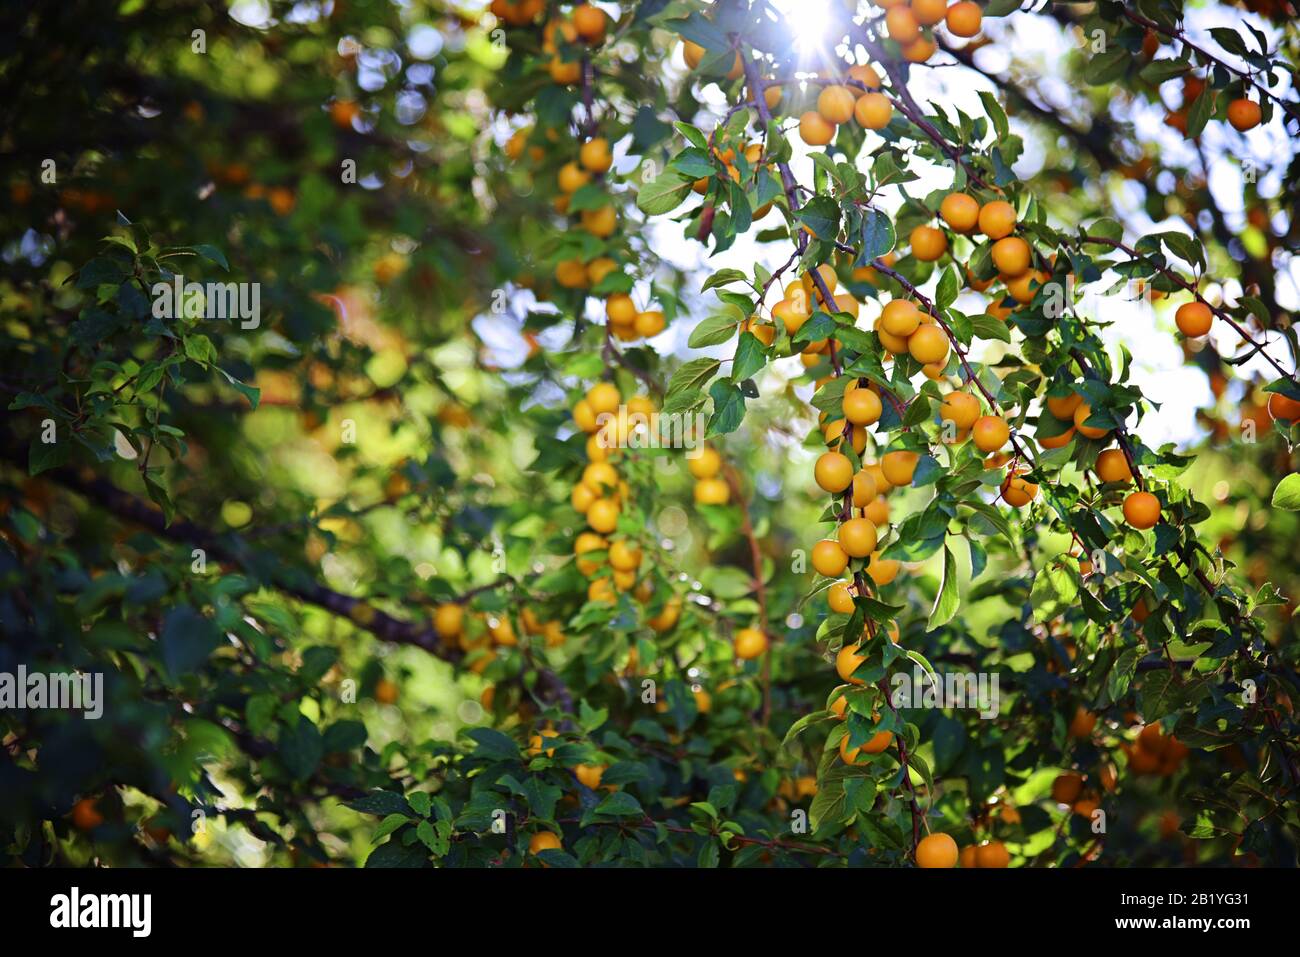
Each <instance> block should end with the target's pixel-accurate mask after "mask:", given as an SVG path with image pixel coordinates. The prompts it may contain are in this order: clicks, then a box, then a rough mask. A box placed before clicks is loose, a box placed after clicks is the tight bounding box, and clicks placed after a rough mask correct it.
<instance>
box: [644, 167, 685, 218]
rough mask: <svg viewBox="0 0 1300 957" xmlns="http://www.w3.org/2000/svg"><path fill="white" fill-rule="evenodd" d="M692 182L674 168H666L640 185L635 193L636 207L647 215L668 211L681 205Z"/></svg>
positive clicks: (656, 214)
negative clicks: (654, 177)
mask: <svg viewBox="0 0 1300 957" xmlns="http://www.w3.org/2000/svg"><path fill="white" fill-rule="evenodd" d="M694 182H695V181H694V180H692V179H688V178H687V177H685V176H683V175H682V174H681V173H679V172H677V171H676V170H674V169H666V170H664V171H663V172H662V173H661V174H660V175H659V176H658V177H657V178H656V179H654V180H651V181H650V182H649V183H646V184H645V185H643V186H642V187H641V189H640V191H639V192H638V193H637V195H636V205H637V208H638V209H640V210H641V212H643V213H645V214H646V215H647V216H658V215H661V214H663V213H670V212H672V211H673V210H674V209H676V208H677V207H678V206H680V205H681V203H682V200H684V199H685V198H686V194H687V193H688V192H690V189H691V185H692V184H693V183H694Z"/></svg>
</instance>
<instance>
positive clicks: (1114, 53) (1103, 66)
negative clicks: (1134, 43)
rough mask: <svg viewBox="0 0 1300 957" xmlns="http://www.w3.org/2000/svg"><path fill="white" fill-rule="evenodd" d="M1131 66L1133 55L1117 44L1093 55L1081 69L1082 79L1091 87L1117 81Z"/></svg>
mask: <svg viewBox="0 0 1300 957" xmlns="http://www.w3.org/2000/svg"><path fill="white" fill-rule="evenodd" d="M1132 66H1133V54H1132V53H1131V52H1129V51H1128V50H1126V49H1125V48H1124V47H1122V46H1120V45H1119V44H1118V43H1117V44H1114V45H1112V46H1111V47H1110V49H1108V50H1105V51H1104V52H1102V53H1097V54H1094V55H1093V56H1092V57H1091V58H1090V59H1089V60H1088V65H1087V66H1085V67H1084V68H1083V78H1084V79H1085V80H1086V81H1087V82H1088V83H1090V84H1092V85H1093V86H1101V85H1102V84H1104V83H1112V82H1114V81H1115V80H1118V79H1119V78H1120V77H1121V76H1123V75H1124V73H1125V72H1126V71H1127V70H1129V69H1130V68H1131V67H1132Z"/></svg>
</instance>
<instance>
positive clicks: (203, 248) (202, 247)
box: [190, 243, 230, 272]
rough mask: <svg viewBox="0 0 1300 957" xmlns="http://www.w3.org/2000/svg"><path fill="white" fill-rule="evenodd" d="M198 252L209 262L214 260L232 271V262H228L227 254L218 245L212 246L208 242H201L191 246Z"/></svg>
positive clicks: (226, 269) (227, 270) (228, 270)
mask: <svg viewBox="0 0 1300 957" xmlns="http://www.w3.org/2000/svg"><path fill="white" fill-rule="evenodd" d="M190 248H191V249H193V250H194V251H195V252H196V253H198V254H199V255H200V256H202V257H203V258H204V259H206V260H208V261H209V262H214V263H216V264H217V265H218V266H220V267H221V268H222V269H224V270H225V271H226V272H230V263H228V262H226V254H225V253H223V252H222V251H221V250H220V249H218V248H217V247H216V246H210V245H208V244H207V243H199V244H198V245H197V246H191V247H190Z"/></svg>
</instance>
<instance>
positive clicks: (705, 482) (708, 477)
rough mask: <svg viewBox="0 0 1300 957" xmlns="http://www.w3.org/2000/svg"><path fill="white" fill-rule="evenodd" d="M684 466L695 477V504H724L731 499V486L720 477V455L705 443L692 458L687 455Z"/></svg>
mask: <svg viewBox="0 0 1300 957" xmlns="http://www.w3.org/2000/svg"><path fill="white" fill-rule="evenodd" d="M686 468H687V469H688V470H689V471H690V473H691V476H692V477H693V478H694V479H695V503H696V504H697V505H726V504H727V502H729V501H731V486H730V485H728V484H727V480H726V479H724V478H722V456H721V455H719V454H718V450H717V449H715V448H713V447H711V446H708V445H705V446H703V447H701V449H700V454H699V455H697V456H695V457H694V458H691V457H689V456H688V457H687V459H686Z"/></svg>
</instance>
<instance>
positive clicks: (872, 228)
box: [857, 207, 898, 266]
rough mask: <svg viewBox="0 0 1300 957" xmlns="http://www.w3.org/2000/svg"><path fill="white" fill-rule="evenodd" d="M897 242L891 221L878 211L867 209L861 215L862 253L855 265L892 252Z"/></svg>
mask: <svg viewBox="0 0 1300 957" xmlns="http://www.w3.org/2000/svg"><path fill="white" fill-rule="evenodd" d="M897 241H898V238H897V236H896V235H895V233H894V222H893V220H891V219H890V218H889V217H888V216H887V215H885V214H884V213H882V212H881V211H880V210H878V209H874V208H871V207H868V208H867V209H866V210H864V211H863V215H862V253H861V255H859V257H858V262H857V265H859V266H862V265H865V264H866V263H868V262H870V261H871V260H873V259H879V258H880V257H881V256H883V255H885V254H886V253H888V252H890V251H891V250H893V248H894V244H895V243H896V242H897Z"/></svg>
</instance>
